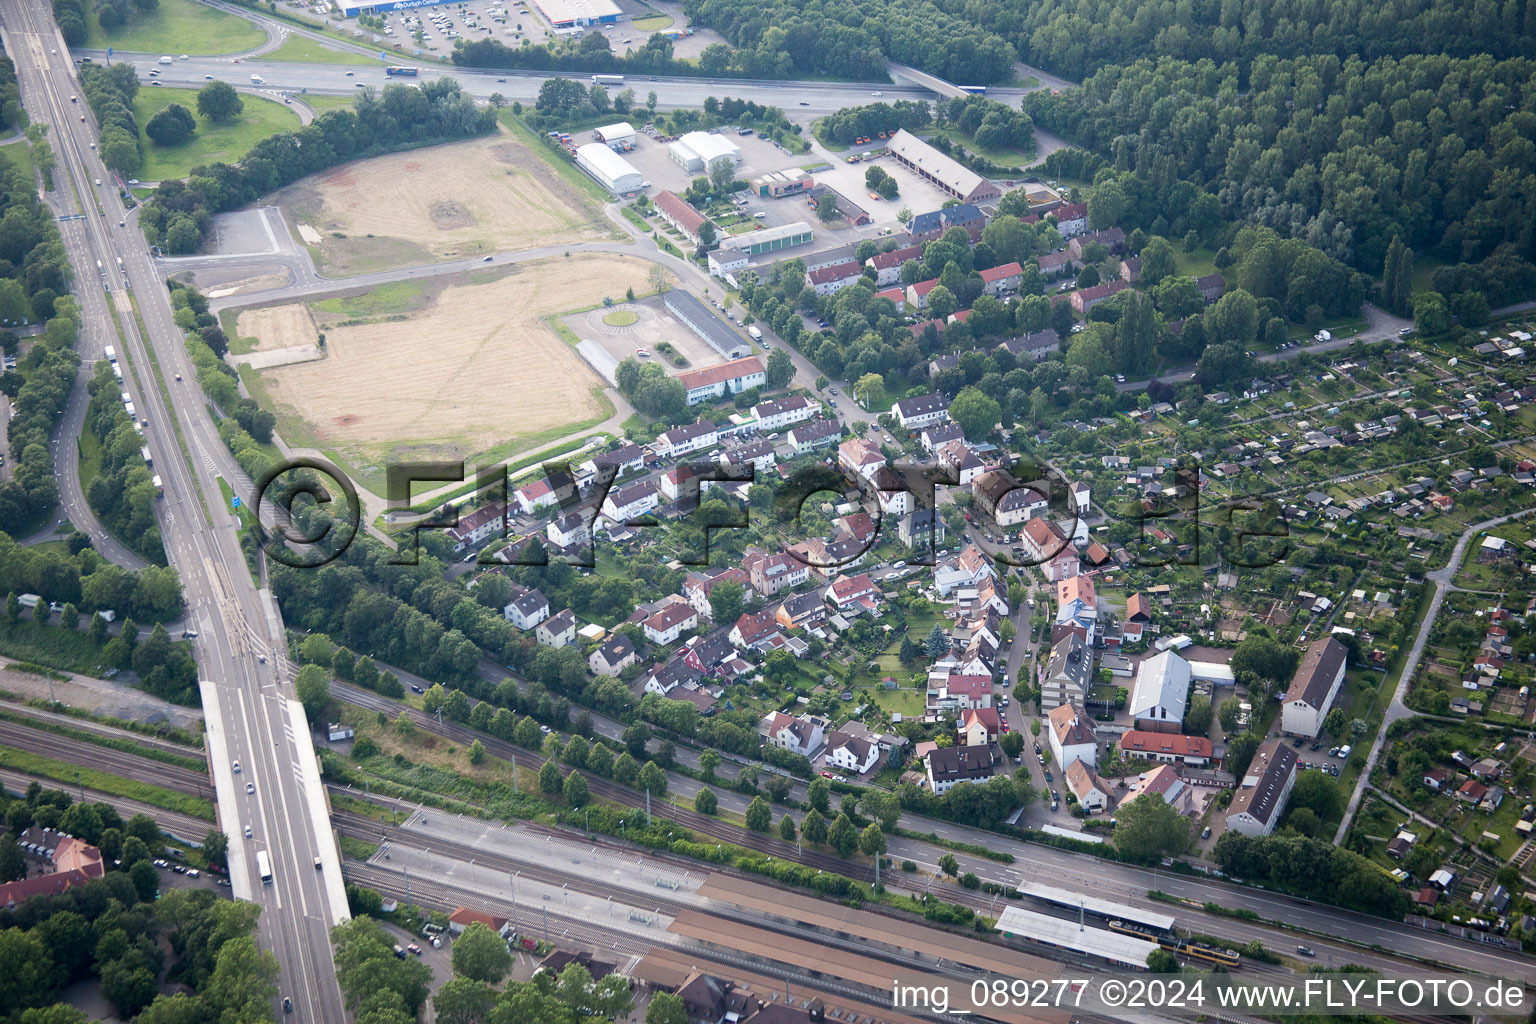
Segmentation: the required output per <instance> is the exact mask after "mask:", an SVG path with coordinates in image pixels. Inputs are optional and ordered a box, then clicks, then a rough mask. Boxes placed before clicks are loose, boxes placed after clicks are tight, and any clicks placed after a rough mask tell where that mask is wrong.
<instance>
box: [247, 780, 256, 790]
mask: <svg viewBox="0 0 1536 1024" xmlns="http://www.w3.org/2000/svg"><path fill="white" fill-rule="evenodd" d="M245 791H246V792H247V793H254V792H256V783H254V782H247V783H246V784H245Z"/></svg>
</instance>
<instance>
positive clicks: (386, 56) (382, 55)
mask: <svg viewBox="0 0 1536 1024" xmlns="http://www.w3.org/2000/svg"><path fill="white" fill-rule="evenodd" d="M379 59H380V60H388V59H389V54H387V53H385V52H384V51H383V50H380V51H379Z"/></svg>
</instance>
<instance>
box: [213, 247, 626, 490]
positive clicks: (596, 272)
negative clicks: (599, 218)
mask: <svg viewBox="0 0 1536 1024" xmlns="http://www.w3.org/2000/svg"><path fill="white" fill-rule="evenodd" d="M649 267H650V264H649V263H647V262H645V261H643V260H640V259H636V258H634V257H630V256H620V255H609V254H590V255H582V256H571V257H552V258H550V259H545V260H538V261H533V262H529V263H526V264H519V265H516V266H512V267H508V268H504V269H498V270H495V271H489V270H487V271H484V272H478V273H476V274H472V275H460V276H458V277H456V278H455V279H454V280H453V281H452V282H450V283H446V284H442V285H441V286H439V287H437V288H435V289H434V288H433V287H426V286H417V285H416V284H415V283H414V282H413V283H412V285H413V286H416V287H421V291H420V292H419V293H417V294H415V295H412V296H407V295H404V294H402V295H400V296H398V297H397V298H398V300H399V301H398V302H391V303H390V306H391V309H392V311H390V312H385V311H384V310H383V309H381V308H379V307H378V306H377V304H376V303H375V302H373V301H371V299H370V297H369V296H368V295H366V294H365V295H360V296H356V297H353V298H346V299H339V300H338V299H332V300H325V301H324V302H322V303H316V304H314V305H312V306H310V307H309V308H307V309H306V308H304V307H297V306H291V305H290V306H277V307H272V308H269V309H259V310H247V311H245V312H243V313H241V314H240V316H239V321H238V322H239V330H240V333H241V334H242V335H247V336H253V335H252V333H251V332H259V334H260V337H259V339H258V346H257V347H258V348H259V349H263V350H265V349H270V348H281V347H285V346H288V345H300V344H310V343H313V342H314V340H315V331H316V328H318V329H319V330H322V331H324V332H325V334H326V358H325V359H323V360H320V361H318V362H311V363H303V364H296V365H291V366H282V367H276V368H273V369H269V370H263V371H260V372H257V373H252V372H247V373H246V374H245V377H246V379H247V381H248V382H249V383H250V385H251V388H252V391H253V392H254V393H255V394H256V396H257V397H258V398H259V399H260V400H262V401H263V403H264V404H267V405H268V407H269V408H272V409H273V410H274V411H275V412H276V413H277V415H278V431H279V433H281V434H282V436H283V439H284V440H285V441H286V442H287V443H289V444H290V445H294V446H298V447H312V448H320V449H323V450H326V451H328V452H331V453H333V454H334V455H335V457H337V459H338V461H341V462H343V463H344V464H346V465H347V466H349V467H350V468H351V469H352V470H354V471H355V472H356V474H357V476H358V477H359V479H360V480H361V481H362V482H363V483H364V485H365V486H370V488H372V487H373V485H374V484H376V483H378V482H379V480H380V477H381V476H382V469H381V467H382V466H383V465H384V463H385V462H386V461H388V460H389V459H391V458H397V459H398V458H401V457H405V456H406V455H409V456H411V457H420V458H434V457H437V458H452V459H467V458H469V457H471V456H474V455H478V454H483V453H486V452H492V451H493V452H495V453H496V454H497V455H498V456H501V455H506V454H509V453H512V452H516V451H519V450H522V449H523V448H525V447H528V446H530V445H532V444H535V443H539V442H541V441H548V440H552V439H554V438H556V437H560V436H562V435H563V434H565V433H567V432H569V431H572V430H577V429H582V428H583V427H584V426H589V425H591V424H593V423H596V422H600V421H601V420H602V419H603V418H604V417H605V416H607V415H609V414H610V412H611V408H610V406H609V403H608V401H607V400H606V399H605V398H604V397H603V396H602V394H601V387H602V381H601V380H600V379H599V378H598V377H597V376H596V375H595V374H594V373H593V372H592V371H591V370H590V369H588V367H587V365H586V364H585V363H583V362H582V361H581V360H580V358H579V357H578V356H577V355H576V353H575V351H574V350H573V349H572V348H571V347H570V346H569V345H567V344H566V343H565V342H564V341H562V340H561V339H560V338H559V337H558V336H557V335H556V334H555V332H554V331H552V330H551V329H550V328H549V327H548V326H546V325H545V324H544V323H542V322H541V320H540V318H541V317H543V316H546V315H548V314H550V313H557V312H563V311H565V310H569V309H571V308H573V307H582V306H591V305H597V304H599V303H600V302H601V301H602V299H603V297H604V296H605V295H607V296H612V295H616V294H619V295H621V294H623V293H624V290H625V289H627V288H635V289H636V290H637V291H644V290H645V288H646V287H647V286H646V272H647V270H648V268H649ZM401 309H409V310H410V311H409V312H399V311H393V310H401Z"/></svg>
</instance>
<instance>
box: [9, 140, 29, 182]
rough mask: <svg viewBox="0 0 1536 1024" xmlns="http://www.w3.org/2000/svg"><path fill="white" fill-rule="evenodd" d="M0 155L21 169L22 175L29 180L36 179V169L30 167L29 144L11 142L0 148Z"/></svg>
mask: <svg viewBox="0 0 1536 1024" xmlns="http://www.w3.org/2000/svg"><path fill="white" fill-rule="evenodd" d="M0 154H3V155H4V156H5V158H6V159H7V160H9V161H10V162H11V163H13V164H15V165H16V166H17V167H19V168H21V170H22V173H23V174H25V175H26V176H27V178H28V179H29V180H35V179H36V177H37V171H36V168H34V167H33V165H32V145H31V143H28V142H12V143H9V144H8V145H4V146H0Z"/></svg>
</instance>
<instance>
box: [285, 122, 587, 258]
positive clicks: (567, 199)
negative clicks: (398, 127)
mask: <svg viewBox="0 0 1536 1024" xmlns="http://www.w3.org/2000/svg"><path fill="white" fill-rule="evenodd" d="M277 198H278V202H279V203H280V204H281V205H282V206H283V208H284V209H285V210H286V211H287V213H288V214H289V215H290V218H291V222H292V223H294V224H300V225H304V226H307V227H312V228H313V229H314V230H315V231H316V232H317V233H318V234H319V235H320V236H321V238H322V240H321V243H320V245H318V246H311V247H310V248H311V250H312V251H313V252H314V253H315V258H316V261H317V262H318V263H320V264H321V265H322V266H324V267H325V268H326V269H327V270H328V271H329V272H332V273H337V274H349V273H367V272H371V271H377V270H382V269H388V268H391V267H396V266H407V265H410V264H412V263H420V262H423V261H432V260H445V259H458V258H463V257H466V256H477V255H482V254H485V253H491V252H508V251H513V250H518V249H532V248H536V247H538V246H541V245H560V244H564V243H567V242H582V241H593V240H598V239H605V238H610V237H616V236H615V235H614V233H613V230H612V228H611V227H610V226H609V225H608V224H607V222H606V220H605V219H604V217H603V215H602V211H601V210H600V209H599V208H598V207H597V206H596V205H595V204H593V203H591V202H590V201H588V200H587V199H586V198H584V197H583V196H581V195H579V194H577V193H576V191H575V190H573V189H571V188H570V187H569V186H567V185H566V184H564V183H563V182H562V181H561V180H560V178H559V176H558V175H557V174H556V173H555V171H554V170H553V169H552V168H551V167H550V166H549V165H548V164H547V163H545V161H544V159H543V158H542V157H541V156H539V154H537V153H535V152H533V151H532V150H530V149H529V148H528V147H526V146H524V145H523V144H522V143H520V142H518V141H517V140H516V139H514V138H513V137H512V136H511V135H509V134H507V133H506V132H505V131H502V132H500V133H499V134H498V135H496V136H494V137H492V138H488V139H477V140H475V141H472V142H460V143H454V144H452V145H447V146H433V147H431V148H428V149H418V150H413V151H411V152H408V153H396V154H393V155H390V156H382V157H376V158H374V159H372V160H363V161H359V162H357V163H350V164H344V165H343V166H341V167H337V168H335V169H334V170H330V171H327V172H325V173H323V174H319V175H316V176H314V177H310V178H305V179H304V180H303V181H301V182H298V183H297V184H294V185H291V186H289V187H288V188H286V189H283V190H282V191H281V192H279V193H278V195H277ZM338 235H339V236H342V237H337V236H338Z"/></svg>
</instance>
